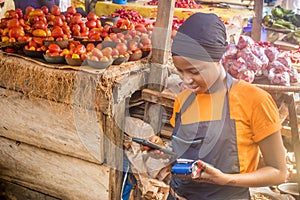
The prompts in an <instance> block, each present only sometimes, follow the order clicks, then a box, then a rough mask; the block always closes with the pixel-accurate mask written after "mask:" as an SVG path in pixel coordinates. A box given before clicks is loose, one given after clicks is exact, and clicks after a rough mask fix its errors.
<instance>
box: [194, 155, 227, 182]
mask: <svg viewBox="0 0 300 200" xmlns="http://www.w3.org/2000/svg"><path fill="white" fill-rule="evenodd" d="M197 165H198V171H194V170H192V179H193V180H194V181H196V182H199V183H211V184H218V185H226V184H228V174H225V173H223V172H221V171H220V170H219V169H217V168H215V167H213V166H212V165H210V164H208V163H205V162H203V161H201V160H198V161H197Z"/></svg>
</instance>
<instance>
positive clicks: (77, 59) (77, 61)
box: [65, 58, 83, 66]
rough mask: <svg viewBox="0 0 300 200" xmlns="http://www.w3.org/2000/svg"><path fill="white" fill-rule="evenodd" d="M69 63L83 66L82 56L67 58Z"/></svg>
mask: <svg viewBox="0 0 300 200" xmlns="http://www.w3.org/2000/svg"><path fill="white" fill-rule="evenodd" d="M65 59H66V62H67V64H68V65H71V66H81V65H82V63H83V61H82V60H81V59H80V58H65Z"/></svg>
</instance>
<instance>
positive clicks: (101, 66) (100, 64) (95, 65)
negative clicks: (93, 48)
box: [87, 59, 113, 69]
mask: <svg viewBox="0 0 300 200" xmlns="http://www.w3.org/2000/svg"><path fill="white" fill-rule="evenodd" d="M87 63H88V65H89V66H91V67H92V68H95V69H105V68H107V67H109V66H110V65H111V64H112V63H113V60H111V61H108V62H101V61H93V60H89V59H87Z"/></svg>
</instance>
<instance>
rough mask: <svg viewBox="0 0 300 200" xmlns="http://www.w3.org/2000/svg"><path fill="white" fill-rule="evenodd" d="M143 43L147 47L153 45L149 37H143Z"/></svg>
mask: <svg viewBox="0 0 300 200" xmlns="http://www.w3.org/2000/svg"><path fill="white" fill-rule="evenodd" d="M141 43H142V44H144V45H146V44H151V40H150V38H148V37H142V38H141Z"/></svg>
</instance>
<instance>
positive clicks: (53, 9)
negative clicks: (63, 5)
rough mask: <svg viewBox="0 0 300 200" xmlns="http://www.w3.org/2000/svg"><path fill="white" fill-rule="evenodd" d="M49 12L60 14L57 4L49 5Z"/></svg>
mask: <svg viewBox="0 0 300 200" xmlns="http://www.w3.org/2000/svg"><path fill="white" fill-rule="evenodd" d="M51 14H52V15H56V16H60V8H59V7H58V6H57V5H54V6H52V7H51Z"/></svg>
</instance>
